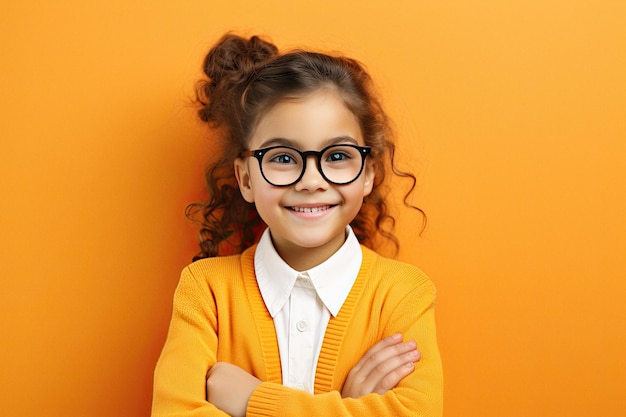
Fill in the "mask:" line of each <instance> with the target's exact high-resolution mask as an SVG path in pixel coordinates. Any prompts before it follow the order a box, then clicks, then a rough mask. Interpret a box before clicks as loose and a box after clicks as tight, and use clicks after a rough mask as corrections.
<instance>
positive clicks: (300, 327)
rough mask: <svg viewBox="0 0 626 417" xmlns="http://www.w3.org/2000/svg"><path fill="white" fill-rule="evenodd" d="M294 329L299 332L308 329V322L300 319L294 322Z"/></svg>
mask: <svg viewBox="0 0 626 417" xmlns="http://www.w3.org/2000/svg"><path fill="white" fill-rule="evenodd" d="M296 329H298V331H300V332H306V331H307V330H308V329H309V324H308V323H307V322H306V321H304V320H300V321H299V322H297V323H296Z"/></svg>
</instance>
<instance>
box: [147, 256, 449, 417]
mask: <svg viewBox="0 0 626 417" xmlns="http://www.w3.org/2000/svg"><path fill="white" fill-rule="evenodd" d="M362 249H363V262H362V264H361V269H360V271H359V274H358V277H357V278H356V281H355V283H354V285H353V287H352V289H351V291H350V294H349V295H348V298H347V299H346V301H345V303H344V304H343V306H342V308H341V310H340V311H339V314H338V315H337V316H336V317H331V319H330V321H329V323H328V327H327V329H326V333H325V335H324V340H323V343H322V348H321V351H320V355H319V360H318V363H317V371H316V374H315V393H314V394H309V393H307V392H304V391H300V390H297V389H294V388H289V387H285V386H283V385H281V368H280V357H279V352H278V343H277V341H276V334H275V330H274V324H273V321H272V318H271V316H270V315H269V313H268V311H267V309H266V308H265V304H264V303H263V299H262V297H261V294H260V292H259V289H258V287H257V283H256V278H255V275H254V251H255V247H254V246H253V247H251V248H249V249H247V250H246V251H245V252H243V253H242V254H241V255H236V256H229V257H218V258H207V259H203V260H200V261H197V262H195V263H193V264H191V265H190V266H188V267H187V268H186V269H185V270H183V272H182V276H181V279H180V282H179V284H178V287H177V289H176V293H175V296H174V309H173V314H172V321H171V324H170V329H169V333H168V336H167V340H166V343H165V346H164V348H163V351H162V353H161V357H160V358H159V361H158V364H157V367H156V370H155V376H154V397H153V406H152V416H153V417H165V416H167V417H171V416H189V417H191V416H198V417H200V416H203V417H204V416H226V414H225V413H223V412H222V411H220V410H218V409H217V408H216V407H214V406H213V405H212V404H210V403H208V402H207V400H206V375H207V371H208V370H209V368H210V367H211V366H212V365H213V364H214V363H215V362H228V363H231V364H234V365H237V366H239V367H241V368H243V369H244V370H246V371H247V372H249V373H251V374H252V375H254V376H256V377H257V378H259V379H260V380H262V381H264V382H263V383H262V384H260V385H259V386H258V387H257V388H256V390H255V391H254V393H253V394H252V396H251V397H250V400H249V401H248V408H247V416H281V417H290V416H294V417H301V416H307V415H309V416H324V417H331V416H358V417H364V416H377V417H378V416H419V417H426V416H428V417H440V416H441V415H442V403H443V376H442V370H441V362H440V357H439V351H438V349H437V341H436V333H435V318H434V301H435V288H434V286H433V284H432V282H431V281H430V280H429V279H428V277H426V275H424V274H423V273H422V272H421V271H420V270H419V269H417V268H415V267H413V266H411V265H408V264H404V263H401V262H397V261H393V260H390V259H386V258H383V257H381V256H379V255H377V254H376V253H375V252H373V251H371V250H369V249H367V248H365V247H362ZM395 333H401V334H402V335H403V336H404V339H405V340H410V339H412V340H415V341H416V342H417V345H418V350H419V351H420V353H421V359H420V361H419V362H417V363H416V364H415V370H414V372H413V373H412V374H411V375H409V376H407V377H405V378H404V379H403V380H402V381H401V382H400V383H399V384H398V385H397V386H396V387H395V388H394V389H392V390H389V391H387V392H386V393H385V394H383V395H379V394H368V395H365V396H363V397H361V398H358V399H354V398H345V399H344V398H341V389H342V387H343V384H344V381H345V380H346V377H347V374H348V372H349V371H350V369H351V368H352V367H353V366H354V365H355V364H356V363H357V362H358V361H359V359H360V358H361V357H362V356H363V354H364V353H365V352H366V351H367V350H368V349H369V348H370V347H372V346H373V345H374V344H375V343H377V342H378V341H380V340H382V339H383V338H384V337H387V336H390V335H392V334H395Z"/></svg>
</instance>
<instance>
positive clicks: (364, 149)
mask: <svg viewBox="0 0 626 417" xmlns="http://www.w3.org/2000/svg"><path fill="white" fill-rule="evenodd" d="M339 146H349V147H351V148H354V149H356V150H358V151H359V155H361V169H360V170H359V173H358V174H357V175H356V176H355V177H354V178H353V179H352V180H350V181H347V182H335V181H331V180H330V179H328V177H327V176H326V174H324V170H323V169H322V155H324V153H325V152H326V151H327V150H329V149H331V148H334V147H339ZM277 148H287V149H291V150H293V151H295V152H297V153H298V154H299V155H300V156H301V157H302V172H300V175H299V176H298V178H297V179H296V180H295V181H293V182H290V183H289V184H274V183H273V182H271V181H270V180H268V179H267V177H266V176H265V173H264V172H263V156H264V155H265V154H266V153H267V152H269V151H271V150H272V149H277ZM371 152H372V147H371V146H359V145H354V144H352V143H339V144H334V145H329V146H326V147H325V148H323V149H322V150H320V151H301V150H300V149H297V148H294V147H293V146H287V145H277V146H270V147H267V148H260V149H255V150H249V151H243V152H241V153H240V154H239V157H240V158H247V157H250V156H253V157H254V158H256V160H257V161H259V170H260V171H261V175H262V176H263V179H264V180H265V181H266V182H267V183H268V184H270V185H273V186H274V187H290V186H292V185H294V184H296V183H297V182H298V181H300V180H301V179H302V177H304V173H305V172H306V161H307V160H308V159H309V157H310V156H315V157H316V159H317V171H318V172H319V173H320V175H321V176H322V178H324V180H325V181H326V182H328V183H330V184H334V185H347V184H351V183H353V182H354V181H356V180H357V179H358V178H359V177H360V176H361V174H362V173H363V168H365V158H366V157H367V156H368V155H370V154H371Z"/></svg>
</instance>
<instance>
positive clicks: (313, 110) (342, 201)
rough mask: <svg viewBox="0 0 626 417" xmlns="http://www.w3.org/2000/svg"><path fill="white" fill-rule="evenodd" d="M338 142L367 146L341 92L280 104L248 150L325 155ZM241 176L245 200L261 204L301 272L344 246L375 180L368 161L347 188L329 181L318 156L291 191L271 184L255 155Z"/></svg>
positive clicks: (240, 162) (241, 164) (241, 165)
mask: <svg viewBox="0 0 626 417" xmlns="http://www.w3.org/2000/svg"><path fill="white" fill-rule="evenodd" d="M335 144H353V145H360V146H363V145H365V142H364V141H363V137H362V134H361V128H360V126H359V121H358V119H357V118H356V116H355V115H354V114H353V113H352V112H350V110H348V108H347V107H346V106H345V105H344V103H343V101H342V100H341V98H340V97H339V95H338V94H337V93H336V92H334V91H332V90H325V89H324V90H318V91H316V92H314V93H313V94H311V95H309V96H307V97H305V98H303V99H301V100H288V101H287V100H285V101H281V102H279V103H278V104H277V105H275V106H274V107H273V108H272V109H271V110H270V111H269V112H267V113H266V114H265V115H264V116H263V117H262V118H261V119H260V121H259V124H258V126H257V128H256V130H255V131H254V133H253V135H252V137H251V139H250V141H249V144H248V149H250V150H256V149H260V148H267V147H270V146H276V145H286V146H291V147H293V148H297V149H298V150H300V151H310V150H314V151H319V150H321V149H323V148H325V147H327V146H329V145H335ZM281 162H284V161H283V160H281ZM235 174H236V176H237V181H238V182H239V188H240V190H241V194H242V195H243V198H244V199H245V200H246V201H248V202H250V203H255V205H256V209H257V211H258V213H259V215H260V216H261V218H262V219H263V221H265V223H266V224H267V225H268V227H269V229H270V231H271V234H272V240H273V242H274V246H275V247H276V250H277V251H278V253H279V254H280V256H281V257H282V258H283V259H284V260H285V262H287V263H288V264H289V265H290V266H291V267H292V268H294V269H296V270H300V271H302V270H306V269H309V268H311V267H313V266H316V265H318V264H320V263H321V262H323V261H325V260H326V259H328V258H329V257H330V256H331V255H332V254H333V253H335V252H336V251H337V250H338V249H339V248H340V247H341V245H342V244H343V242H344V241H345V237H346V236H345V228H346V226H347V225H348V224H349V223H350V222H351V221H352V220H353V219H354V218H355V217H356V215H357V214H358V212H359V210H360V209H361V205H362V203H363V198H364V197H365V196H366V195H368V194H369V193H370V192H371V191H372V184H373V182H374V171H373V169H371V168H368V163H367V159H366V162H365V167H364V169H363V172H362V173H361V175H360V176H359V177H358V178H357V179H356V180H355V181H354V182H352V183H349V184H344V185H335V184H332V183H329V182H327V181H326V180H325V179H324V178H323V177H322V175H321V174H320V172H319V171H318V165H317V160H316V158H315V157H313V156H311V157H308V158H307V160H306V170H305V171H304V174H303V176H302V178H301V179H300V180H299V181H298V182H296V183H295V184H293V185H290V186H287V187H277V186H273V185H271V184H269V183H268V182H267V181H266V180H265V179H264V178H263V176H262V175H261V170H260V167H259V163H258V160H256V158H254V157H248V158H244V159H237V160H236V161H235Z"/></svg>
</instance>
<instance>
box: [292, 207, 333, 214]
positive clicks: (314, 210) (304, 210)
mask: <svg viewBox="0 0 626 417" xmlns="http://www.w3.org/2000/svg"><path fill="white" fill-rule="evenodd" d="M329 208H330V206H322V207H292V208H291V209H292V210H293V211H298V212H300V213H317V212H318V211H324V210H328V209H329Z"/></svg>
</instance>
